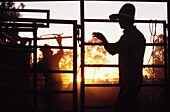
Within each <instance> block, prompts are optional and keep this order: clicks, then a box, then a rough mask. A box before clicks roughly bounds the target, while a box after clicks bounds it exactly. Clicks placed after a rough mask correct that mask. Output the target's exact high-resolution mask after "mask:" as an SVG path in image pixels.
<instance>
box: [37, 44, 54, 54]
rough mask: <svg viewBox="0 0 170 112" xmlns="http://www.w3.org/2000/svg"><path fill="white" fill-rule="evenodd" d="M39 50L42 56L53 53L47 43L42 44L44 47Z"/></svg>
mask: <svg viewBox="0 0 170 112" xmlns="http://www.w3.org/2000/svg"><path fill="white" fill-rule="evenodd" d="M40 51H41V52H42V53H43V55H44V56H49V55H52V54H53V51H52V50H51V48H50V46H49V45H48V44H44V47H42V48H40Z"/></svg>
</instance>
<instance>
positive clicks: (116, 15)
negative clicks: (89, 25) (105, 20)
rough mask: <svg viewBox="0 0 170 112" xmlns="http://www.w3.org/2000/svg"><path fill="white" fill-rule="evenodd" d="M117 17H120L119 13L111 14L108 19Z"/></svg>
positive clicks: (116, 18)
mask: <svg viewBox="0 0 170 112" xmlns="http://www.w3.org/2000/svg"><path fill="white" fill-rule="evenodd" d="M119 17H120V15H119V14H111V15H110V16H109V18H110V20H118V19H119Z"/></svg>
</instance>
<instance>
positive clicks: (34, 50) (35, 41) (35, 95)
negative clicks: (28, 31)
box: [33, 22, 37, 112]
mask: <svg viewBox="0 0 170 112" xmlns="http://www.w3.org/2000/svg"><path fill="white" fill-rule="evenodd" d="M33 26H34V27H33V40H34V42H33V60H34V61H33V66H34V65H35V64H36V63H37V27H35V26H36V22H33ZM33 68H34V67H33ZM33 108H34V111H35V112H37V72H36V70H34V69H33Z"/></svg>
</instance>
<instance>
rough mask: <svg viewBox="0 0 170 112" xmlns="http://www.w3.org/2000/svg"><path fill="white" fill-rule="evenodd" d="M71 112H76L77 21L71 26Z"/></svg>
mask: <svg viewBox="0 0 170 112" xmlns="http://www.w3.org/2000/svg"><path fill="white" fill-rule="evenodd" d="M73 112H77V21H75V22H74V24H73Z"/></svg>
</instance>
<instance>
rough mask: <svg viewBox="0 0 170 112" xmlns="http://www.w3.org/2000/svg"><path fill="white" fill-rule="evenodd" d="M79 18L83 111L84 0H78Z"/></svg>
mask: <svg viewBox="0 0 170 112" xmlns="http://www.w3.org/2000/svg"><path fill="white" fill-rule="evenodd" d="M80 18H81V85H80V90H81V92H80V94H81V97H80V104H81V109H80V111H81V112H85V110H84V107H85V88H84V83H85V81H84V80H85V79H84V0H81V1H80Z"/></svg>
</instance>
